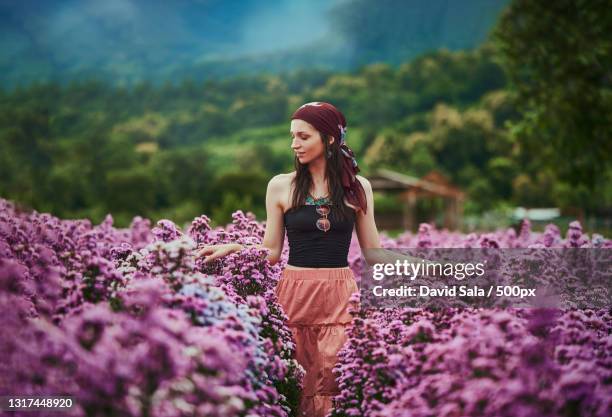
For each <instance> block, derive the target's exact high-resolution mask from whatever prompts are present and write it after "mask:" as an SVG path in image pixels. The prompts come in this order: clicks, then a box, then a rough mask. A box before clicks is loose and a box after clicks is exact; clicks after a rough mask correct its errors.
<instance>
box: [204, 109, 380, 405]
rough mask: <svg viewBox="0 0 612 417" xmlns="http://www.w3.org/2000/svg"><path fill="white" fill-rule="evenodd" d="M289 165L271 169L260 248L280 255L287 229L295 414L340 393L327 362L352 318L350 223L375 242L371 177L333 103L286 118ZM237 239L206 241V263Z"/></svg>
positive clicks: (285, 279) (286, 300)
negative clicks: (298, 368) (286, 169)
mask: <svg viewBox="0 0 612 417" xmlns="http://www.w3.org/2000/svg"><path fill="white" fill-rule="evenodd" d="M291 119H292V120H291V130H290V132H291V136H292V144H291V148H292V149H293V151H294V152H295V154H296V156H295V172H291V173H289V174H280V175H277V176H275V177H274V178H272V179H271V180H270V182H269V183H268V189H267V193H266V212H267V220H266V231H265V234H264V239H263V245H261V246H263V247H264V248H267V249H269V254H268V255H267V259H268V260H269V261H270V263H271V264H275V263H276V262H278V261H279V258H280V256H281V252H282V249H283V241H284V237H285V230H286V232H287V239H288V242H289V259H288V262H287V265H286V267H285V268H284V269H283V272H282V275H281V278H280V280H279V282H278V285H277V288H276V294H277V296H278V299H279V302H280V304H281V305H282V306H283V308H284V310H285V313H286V314H287V316H288V318H289V322H288V323H287V325H288V327H289V328H290V329H291V331H292V334H293V337H294V339H295V342H296V359H297V361H298V362H299V363H300V364H301V365H302V366H303V367H304V369H305V370H306V376H305V381H304V388H303V391H302V398H301V401H300V410H299V415H301V416H308V417H323V416H325V415H326V414H327V413H328V412H329V411H330V409H331V407H332V398H333V396H335V395H337V394H338V393H339V389H338V386H337V383H336V381H335V377H334V375H333V374H332V368H333V367H334V365H335V364H336V361H337V356H336V355H337V353H338V351H339V350H340V348H341V347H342V345H343V344H344V343H345V341H346V334H345V329H346V327H347V325H348V324H349V323H350V321H351V316H350V315H349V314H348V311H347V308H348V299H349V297H350V295H351V294H352V293H353V292H357V291H358V287H357V283H356V281H355V278H354V276H353V273H352V271H351V269H350V268H349V267H348V262H347V254H348V250H349V245H350V242H351V237H352V233H353V228H355V230H356V233H357V238H358V239H359V244H360V246H361V248H362V250H365V249H366V248H368V249H370V248H380V239H379V236H378V231H377V230H376V224H375V222H374V200H373V196H372V187H371V185H370V183H369V181H368V180H367V179H365V178H363V177H362V176H360V175H357V172H359V168H358V166H357V161H356V160H355V158H354V155H353V152H352V151H351V149H350V148H349V147H348V146H347V145H346V143H345V134H346V120H345V118H344V115H343V114H342V113H341V112H340V111H339V110H338V109H336V108H335V107H334V106H333V105H331V104H329V103H323V102H313V103H307V104H304V105H303V106H301V107H300V108H299V109H297V111H296V112H295V113H294V114H293V116H292V117H291ZM241 249H243V246H241V245H239V244H225V245H214V246H207V247H204V248H203V249H201V250H200V251H199V253H198V256H205V255H208V256H206V257H205V262H210V261H212V260H213V259H216V258H219V257H221V256H225V255H227V254H229V253H232V252H235V251H239V250H241Z"/></svg>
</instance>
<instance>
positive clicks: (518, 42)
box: [494, 0, 612, 190]
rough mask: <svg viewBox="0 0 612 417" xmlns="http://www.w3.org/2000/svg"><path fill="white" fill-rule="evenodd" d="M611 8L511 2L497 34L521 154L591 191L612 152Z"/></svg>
mask: <svg viewBox="0 0 612 417" xmlns="http://www.w3.org/2000/svg"><path fill="white" fill-rule="evenodd" d="M611 31H612V7H610V2H609V1H606V0H558V1H554V2H550V1H545V0H515V1H513V2H512V4H511V5H510V6H509V8H508V9H507V10H506V11H505V12H504V13H503V15H502V17H501V19H500V21H499V24H498V26H497V28H496V30H495V32H494V37H495V39H496V43H497V47H498V49H499V52H500V62H501V64H502V66H503V67H504V69H505V71H506V72H507V75H508V77H509V80H510V82H511V84H512V93H513V96H514V99H515V102H516V104H517V107H518V109H519V111H520V112H521V114H522V118H521V119H520V120H519V121H517V122H516V123H513V124H512V132H513V134H514V135H515V136H516V137H517V138H519V139H520V140H521V142H522V145H523V147H524V148H525V152H527V153H530V154H532V155H534V156H536V157H537V155H541V156H542V157H541V158H540V162H541V163H542V164H544V165H547V166H549V167H550V168H551V169H553V170H554V172H555V173H556V174H557V175H558V176H559V177H560V178H562V179H564V180H567V181H568V182H569V183H571V184H573V185H579V184H583V185H585V186H586V187H588V188H589V189H591V190H594V189H595V187H596V183H597V181H598V179H599V178H600V174H601V172H603V171H604V170H605V168H606V167H609V166H610V155H612V140H610V136H611V133H612V132H611V129H610V127H611V126H612V94H611V93H612V91H611V85H612V70H611V68H612V61H611V58H612V54H611V52H612V38H611V37H610V33H611Z"/></svg>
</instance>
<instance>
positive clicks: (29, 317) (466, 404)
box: [0, 199, 612, 417]
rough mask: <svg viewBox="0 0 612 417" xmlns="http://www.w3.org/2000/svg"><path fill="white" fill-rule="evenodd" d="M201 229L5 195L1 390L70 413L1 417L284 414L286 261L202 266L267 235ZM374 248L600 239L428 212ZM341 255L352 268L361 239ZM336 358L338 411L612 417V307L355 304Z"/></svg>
mask: <svg viewBox="0 0 612 417" xmlns="http://www.w3.org/2000/svg"><path fill="white" fill-rule="evenodd" d="M233 219H234V220H233V223H231V224H229V225H227V226H226V227H225V228H220V227H219V228H216V229H213V228H211V227H210V225H209V222H210V219H209V218H208V217H206V216H205V215H202V216H200V217H198V218H196V219H194V221H193V222H192V223H191V225H190V226H189V227H188V228H187V229H186V230H181V229H180V228H179V227H178V226H176V225H175V224H174V223H173V222H171V221H169V220H161V221H159V222H158V223H157V224H156V225H152V224H151V222H150V221H149V220H147V219H143V218H140V217H136V218H134V220H133V221H132V224H131V226H130V227H129V228H127V229H117V228H114V227H113V219H112V217H111V216H110V215H109V216H107V218H106V219H105V220H104V221H103V222H102V223H101V224H99V225H93V224H92V223H91V222H90V221H89V220H60V219H58V218H56V217H53V216H51V215H49V214H41V213H37V212H32V213H20V212H18V211H17V210H16V209H15V207H14V205H13V204H12V203H11V202H9V201H6V200H2V199H0V288H1V290H0V308H1V314H2V318H3V321H2V324H3V325H2V326H1V331H2V335H1V337H0V355H2V361H0V395H2V396H9V395H11V396H34V395H36V396H41V395H53V396H60V395H69V396H72V397H73V398H74V406H73V407H72V408H71V409H70V410H67V411H44V410H43V411H16V412H11V413H10V415H13V416H46V415H53V416H62V415H66V416H119V417H121V416H143V417H144V416H155V417H175V416H176V417H178V416H218V417H226V416H228V417H231V416H244V417H247V416H249V417H255V416H278V417H281V416H292V415H295V410H296V409H297V402H298V396H299V391H300V387H301V381H302V378H303V369H302V368H301V367H300V366H299V364H298V363H297V362H296V361H295V360H293V359H292V357H293V353H294V349H295V346H294V344H293V342H292V340H291V333H290V331H289V329H288V328H287V327H286V326H285V321H286V320H287V317H286V315H285V314H284V312H283V310H282V307H281V306H280V304H279V303H278V301H277V299H276V296H275V293H274V289H275V287H276V284H277V281H278V279H279V277H280V273H281V271H282V268H283V266H284V264H285V262H286V260H287V255H288V246H287V244H285V246H284V253H283V257H282V260H281V262H279V263H278V264H276V265H274V266H271V265H269V263H268V262H267V261H265V260H263V254H264V250H263V249H261V250H260V249H246V250H243V251H241V252H239V253H234V254H231V255H229V256H227V257H225V258H222V259H219V260H217V261H215V262H213V263H211V264H209V265H203V264H201V261H200V260H199V259H197V260H196V259H195V258H194V254H195V249H196V248H197V247H198V246H201V245H203V244H216V243H227V242H238V243H261V240H262V238H263V233H264V225H263V224H262V223H260V222H257V221H256V220H255V218H254V216H253V215H252V214H250V213H248V214H246V215H245V214H244V213H243V212H242V211H237V212H235V213H234V215H233ZM381 240H382V242H381V243H382V245H383V247H385V248H399V247H404V248H411V247H422V248H428V247H430V248H431V247H433V248H435V247H449V248H450V247H457V248H459V247H465V248H482V247H499V248H528V247H536V248H537V247H547V248H557V247H558V248H563V247H583V248H591V247H592V248H612V241H610V240H608V239H605V238H604V237H602V236H600V235H596V234H593V235H592V236H588V235H586V234H584V233H583V231H582V228H581V226H580V224H579V223H578V222H572V223H571V224H570V228H569V231H568V233H567V236H565V237H563V236H561V235H560V233H559V229H558V228H557V227H556V226H554V225H548V226H547V228H546V230H545V232H544V233H534V232H532V231H531V230H530V226H529V223H528V222H524V223H523V226H522V229H521V230H520V232H519V233H518V234H517V233H515V232H514V230H513V229H508V230H498V231H495V232H491V233H482V234H475V233H473V234H468V235H465V234H461V233H451V232H447V231H440V230H436V229H435V228H433V227H431V226H430V225H428V224H422V225H421V227H420V229H419V232H418V233H417V234H412V233H409V232H406V233H404V234H403V235H400V236H399V237H398V238H396V239H391V238H389V237H387V236H385V235H384V234H383V235H382V237H381ZM349 264H350V266H351V268H352V269H353V271H354V272H355V276H356V277H359V275H360V273H361V271H362V268H363V267H364V265H363V262H362V260H361V253H360V249H359V245H358V242H357V239H353V242H352V244H351V250H350V252H349ZM358 296H359V294H358V293H355V294H354V295H353V297H352V301H353V302H352V304H351V310H350V311H351V314H352V315H353V322H352V324H351V325H350V327H349V330H348V332H349V339H348V341H347V343H346V344H345V346H344V348H343V349H342V350H341V351H340V353H339V361H338V364H337V366H336V368H335V371H334V372H336V375H337V377H338V380H339V381H340V388H341V394H340V395H339V397H337V398H336V400H337V401H336V402H337V405H336V407H335V408H334V410H333V411H332V414H331V415H332V416H372V417H382V416H387V417H389V416H398V417H399V416H403V417H404V416H405V417H425V416H436V417H451V416H508V417H510V416H512V417H515V416H517V417H521V416H534V417H535V416H601V417H604V416H606V417H607V416H610V415H612V333H611V330H612V311H611V309H610V308H607V309H600V310H535V309H499V308H496V309H484V308H469V309H468V308H463V309H454V308H442V309H438V310H425V309H407V308H404V309H388V310H381V311H366V310H362V309H360V308H359V297H358Z"/></svg>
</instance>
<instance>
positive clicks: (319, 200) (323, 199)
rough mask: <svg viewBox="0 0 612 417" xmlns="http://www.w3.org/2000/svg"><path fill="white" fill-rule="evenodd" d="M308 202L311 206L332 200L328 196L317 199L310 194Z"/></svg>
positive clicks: (307, 197)
mask: <svg viewBox="0 0 612 417" xmlns="http://www.w3.org/2000/svg"><path fill="white" fill-rule="evenodd" d="M306 204H307V205H309V206H312V205H315V206H321V205H323V204H331V201H330V200H329V198H327V197H321V198H316V199H315V198H313V197H312V196H311V195H310V194H309V195H307V196H306Z"/></svg>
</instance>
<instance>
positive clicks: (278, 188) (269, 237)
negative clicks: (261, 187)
mask: <svg viewBox="0 0 612 417" xmlns="http://www.w3.org/2000/svg"><path fill="white" fill-rule="evenodd" d="M285 181H286V180H285V178H284V177H283V175H282V174H281V175H276V176H275V177H273V178H272V179H271V180H270V181H269V182H268V188H267V190H266V231H265V233H264V238H263V243H262V244H261V245H249V246H247V247H264V248H267V249H269V250H270V253H269V254H268V256H267V259H268V261H270V265H274V264H276V263H277V262H278V261H279V260H280V257H281V253H282V251H283V243H284V241H285V223H284V220H283V214H284V213H283V207H282V206H281V204H280V202H281V199H282V197H283V196H284V195H285V193H286V187H285V185H286V184H285Z"/></svg>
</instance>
